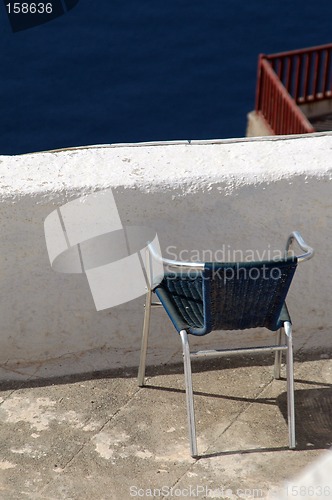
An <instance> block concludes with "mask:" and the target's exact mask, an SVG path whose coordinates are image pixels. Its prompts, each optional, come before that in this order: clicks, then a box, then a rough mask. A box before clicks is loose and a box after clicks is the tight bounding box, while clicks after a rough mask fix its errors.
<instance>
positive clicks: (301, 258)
mask: <svg viewBox="0 0 332 500" xmlns="http://www.w3.org/2000/svg"><path fill="white" fill-rule="evenodd" d="M294 240H295V241H296V243H297V244H298V246H299V247H300V248H301V250H303V251H304V252H305V253H304V254H302V255H298V257H297V261H298V262H304V261H306V260H309V259H311V258H312V257H313V255H314V249H313V248H312V247H310V246H309V245H307V243H306V242H305V241H304V239H303V238H302V236H301V235H300V233H299V232H298V231H293V232H292V233H291V234H290V235H289V236H288V240H287V243H286V250H285V252H286V256H287V255H289V249H290V247H291V245H292V244H293V242H294Z"/></svg>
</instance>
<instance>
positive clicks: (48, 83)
mask: <svg viewBox="0 0 332 500" xmlns="http://www.w3.org/2000/svg"><path fill="white" fill-rule="evenodd" d="M8 1H9V0H8ZM331 19H332V1H331V0H329V1H327V0H320V1H319V2H313V1H307V0H301V1H300V0H247V1H244V0H99V1H97V0H94V1H92V0H80V1H79V2H78V4H77V6H76V7H74V8H73V9H72V10H70V11H69V12H68V13H66V14H65V15H63V16H61V17H58V18H57V19H54V20H53V21H50V22H48V23H45V24H42V25H40V26H37V27H35V28H31V29H27V30H23V31H19V32H16V33H13V32H12V31H11V27H10V24H9V21H8V18H7V15H6V10H5V7H4V5H3V6H0V26H1V31H0V33H1V52H0V71H1V72H0V74H1V76H0V88H1V105H0V154H17V153H24V152H30V151H39V150H46V149H54V148H61V147H67V146H78V145H87V144H101V143H116V142H136V141H155V140H174V139H209V138H227V137H241V136H243V135H244V134H245V128H246V114H247V112H248V111H250V110H252V109H253V107H254V98H255V84H256V66H257V56H258V54H259V53H260V52H264V53H273V52H280V51H285V50H290V49H297V48H302V47H308V46H312V45H320V44H324V43H330V42H331V41H332V23H331Z"/></svg>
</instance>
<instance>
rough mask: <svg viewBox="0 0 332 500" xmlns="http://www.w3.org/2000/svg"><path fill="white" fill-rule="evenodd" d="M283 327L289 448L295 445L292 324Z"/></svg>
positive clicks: (286, 323) (286, 322)
mask: <svg viewBox="0 0 332 500" xmlns="http://www.w3.org/2000/svg"><path fill="white" fill-rule="evenodd" d="M284 329H285V334H286V345H287V416H288V436H289V448H291V449H293V448H295V447H296V441H295V402H294V367H293V340H292V325H291V323H289V321H285V323H284Z"/></svg>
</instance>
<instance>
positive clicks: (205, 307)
mask: <svg viewBox="0 0 332 500" xmlns="http://www.w3.org/2000/svg"><path fill="white" fill-rule="evenodd" d="M294 240H295V241H296V242H297V244H298V245H299V247H300V248H301V249H302V250H303V251H304V252H305V253H304V254H303V255H300V256H298V257H296V256H295V255H294V252H293V251H291V250H290V247H291V245H292V243H293V241H294ZM313 253H314V252H313V249H312V248H311V247H309V246H308V245H307V244H306V243H305V242H304V240H303V238H302V237H301V235H300V234H299V233H298V232H297V231H295V232H293V233H292V234H291V235H290V236H289V238H288V240H287V244H286V250H285V256H284V257H283V258H281V259H279V260H270V261H259V262H235V263H221V262H215V263H211V262H205V263H197V262H195V263H191V262H178V261H173V260H168V259H162V261H163V263H164V265H165V266H167V268H168V271H167V272H165V275H164V278H163V279H162V281H161V282H160V283H158V284H157V285H156V286H155V287H153V286H152V287H151V289H148V290H147V295H146V302H145V314H144V325H143V335H142V346H141V355H140V364H139V371H138V385H139V386H140V387H143V386H144V377H145V366H146V354H147V345H148V335H149V325H150V316H151V309H152V308H154V307H158V306H159V307H160V306H163V307H164V309H165V310H166V312H167V314H168V316H169V317H170V319H171V321H172V323H173V326H174V327H175V329H176V330H177V332H178V333H179V334H180V338H181V342H182V350H183V361H184V375H185V386H186V402H187V413H188V425H189V438H190V452H191V456H193V457H195V456H197V455H198V451H197V440H196V427H195V414H194V399H193V388H192V374H191V359H194V358H198V357H202V356H204V357H206V356H216V355H230V354H251V353H253V352H256V353H257V352H267V353H268V352H275V360H274V377H275V378H276V379H279V378H280V368H281V359H282V352H283V351H286V359H287V414H288V436H289V448H291V449H293V448H295V446H296V442H295V408H294V375H293V344H292V323H291V319H290V316H289V313H288V310H287V307H286V303H285V299H286V295H287V292H288V289H289V286H290V284H291V281H292V278H293V276H294V273H295V270H296V267H297V264H298V263H300V262H303V261H306V260H308V259H310V258H311V257H312V256H313ZM153 258H155V259H158V255H157V254H155V252H154V249H153V247H152V246H149V255H148V259H147V260H148V264H147V266H148V267H147V269H148V272H149V269H151V266H152V264H151V259H153ZM159 259H160V257H159ZM159 281H160V280H159ZM152 293H155V294H156V295H157V297H158V298H159V301H153V300H152ZM257 327H266V328H268V329H269V330H271V331H272V332H277V333H276V342H275V343H274V344H273V345H269V346H258V347H245V348H237V349H218V350H208V351H206V350H204V351H197V352H190V348H189V335H195V336H202V335H207V334H208V333H210V332H212V331H215V330H243V329H247V328H257ZM282 330H283V331H284V334H285V336H284V339H285V340H283V335H282Z"/></svg>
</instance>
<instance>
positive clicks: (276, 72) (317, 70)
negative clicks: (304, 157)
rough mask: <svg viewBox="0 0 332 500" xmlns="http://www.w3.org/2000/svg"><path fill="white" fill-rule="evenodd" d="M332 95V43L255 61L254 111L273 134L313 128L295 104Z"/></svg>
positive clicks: (261, 57)
mask: <svg viewBox="0 0 332 500" xmlns="http://www.w3.org/2000/svg"><path fill="white" fill-rule="evenodd" d="M328 98H332V44H329V45H322V46H319V47H312V48H309V49H303V50H294V51H291V52H283V53H280V54H272V55H269V56H266V55H264V54H261V55H260V57H259V61H258V81H257V90H256V112H257V113H259V114H261V115H262V116H263V117H264V118H265V120H266V122H267V123H268V125H269V127H270V129H271V133H274V134H277V135H279V134H301V133H308V132H314V131H315V130H314V128H313V126H312V125H311V124H310V122H309V121H308V119H307V118H306V117H305V115H304V114H303V113H302V111H301V110H300V108H299V107H298V106H297V104H305V103H312V102H317V101H319V100H322V99H328Z"/></svg>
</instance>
